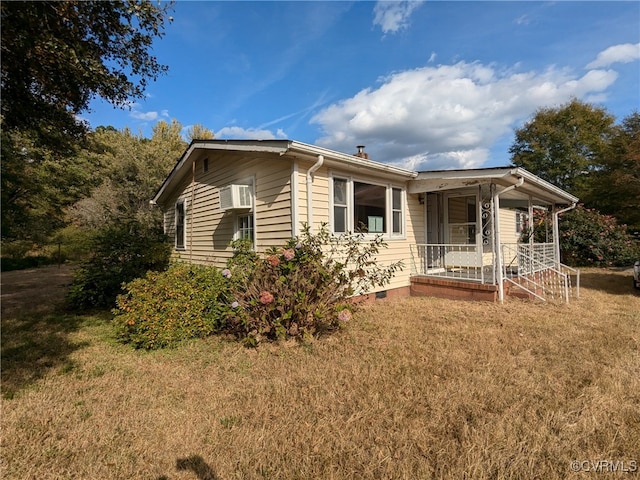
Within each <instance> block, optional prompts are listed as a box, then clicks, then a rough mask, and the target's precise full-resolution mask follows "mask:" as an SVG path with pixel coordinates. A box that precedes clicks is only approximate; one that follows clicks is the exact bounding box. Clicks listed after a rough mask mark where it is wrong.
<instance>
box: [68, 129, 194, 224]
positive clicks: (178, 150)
mask: <svg viewBox="0 0 640 480" xmlns="http://www.w3.org/2000/svg"><path fill="white" fill-rule="evenodd" d="M181 131H182V125H181V124H180V123H179V122H178V121H176V120H173V121H172V122H171V123H167V122H165V121H160V122H158V123H157V124H156V125H155V126H154V127H153V134H152V136H151V138H144V137H142V136H141V135H135V134H133V133H132V132H131V130H129V129H127V128H125V129H123V130H116V129H114V128H113V127H99V128H97V129H96V131H95V132H93V133H91V134H89V136H88V144H89V145H88V146H87V148H85V149H83V150H82V151H81V152H80V153H79V155H78V157H79V158H80V159H81V162H83V163H90V164H93V165H97V166H98V167H97V170H96V172H95V177H96V178H97V181H96V182H95V184H94V187H93V188H92V190H91V192H90V193H88V194H87V196H86V197H85V198H82V199H81V200H79V201H77V202H76V203H75V204H74V205H73V206H71V207H70V208H69V209H68V216H69V219H70V220H71V221H72V222H73V223H74V224H76V225H77V226H79V227H86V228H92V229H93V228H100V227H103V226H106V225H111V224H116V223H121V222H124V221H129V222H131V221H134V222H136V223H139V224H141V225H144V226H145V227H148V228H153V227H154V226H156V227H157V226H159V216H158V215H159V211H158V209H153V208H151V207H150V205H149V200H150V199H151V198H153V195H154V193H155V192H156V190H157V189H158V187H159V185H160V184H161V183H162V181H163V180H164V178H165V177H166V176H167V175H168V173H169V172H170V171H171V168H173V166H174V165H175V162H176V161H177V160H178V159H179V158H180V155H181V154H182V153H183V152H184V149H185V148H186V145H187V144H186V142H185V141H184V140H183V139H182V136H181Z"/></svg>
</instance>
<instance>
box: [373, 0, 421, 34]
mask: <svg viewBox="0 0 640 480" xmlns="http://www.w3.org/2000/svg"><path fill="white" fill-rule="evenodd" d="M421 4H422V2H421V1H414V0H410V1H379V2H377V3H376V5H375V7H374V8H373V13H374V15H375V16H374V19H373V24H374V25H379V26H380V28H381V29H382V33H384V34H387V33H396V32H397V31H398V30H401V29H403V28H406V27H407V26H408V25H409V17H411V14H412V13H413V11H414V10H415V9H416V8H418V7H419V6H420V5H421Z"/></svg>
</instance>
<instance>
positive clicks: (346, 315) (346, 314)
mask: <svg viewBox="0 0 640 480" xmlns="http://www.w3.org/2000/svg"><path fill="white" fill-rule="evenodd" d="M338 320H340V321H341V322H348V321H349V320H351V312H350V311H349V310H340V313H339V314H338Z"/></svg>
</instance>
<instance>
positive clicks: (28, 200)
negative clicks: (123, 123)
mask: <svg viewBox="0 0 640 480" xmlns="http://www.w3.org/2000/svg"><path fill="white" fill-rule="evenodd" d="M14 145H22V148H21V149H15V148H14ZM1 147H2V162H1V163H0V165H1V169H2V189H1V190H0V192H1V195H2V198H1V201H2V239H3V241H4V240H7V239H8V240H12V239H21V240H25V241H31V242H34V243H38V242H42V241H45V240H46V238H47V237H48V236H49V234H50V233H51V232H52V231H54V230H56V229H58V228H60V227H62V226H63V225H64V223H65V222H64V208H66V207H67V206H69V205H71V204H72V203H74V202H76V201H78V200H79V199H81V198H83V197H84V196H86V195H88V194H89V192H90V191H91V188H92V187H93V186H95V185H96V182H95V178H94V177H93V176H92V175H93V172H95V170H96V165H95V164H92V163H91V159H90V158H80V157H75V156H66V155H62V154H60V153H59V152H57V151H52V150H50V149H48V148H45V147H41V146H37V144H36V141H35V140H34V139H33V137H32V136H30V135H28V134H27V133H20V132H17V131H14V132H8V131H6V130H2V142H1Z"/></svg>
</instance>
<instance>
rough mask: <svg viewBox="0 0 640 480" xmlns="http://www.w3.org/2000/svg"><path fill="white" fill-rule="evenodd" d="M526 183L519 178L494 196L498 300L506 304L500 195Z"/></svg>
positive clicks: (522, 178) (521, 177)
mask: <svg viewBox="0 0 640 480" xmlns="http://www.w3.org/2000/svg"><path fill="white" fill-rule="evenodd" d="M523 183H524V177H523V176H520V177H518V183H516V184H515V185H511V186H509V187H507V188H505V189H504V190H500V191H499V192H496V193H494V194H493V223H494V226H493V237H494V240H493V242H494V247H493V248H494V251H495V255H496V257H495V265H496V280H497V282H498V299H499V300H500V303H503V302H504V284H503V281H504V278H503V277H502V252H501V251H500V195H502V194H503V193H507V192H510V191H511V190H514V189H516V188H518V187H521V186H522V184H523Z"/></svg>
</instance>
